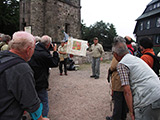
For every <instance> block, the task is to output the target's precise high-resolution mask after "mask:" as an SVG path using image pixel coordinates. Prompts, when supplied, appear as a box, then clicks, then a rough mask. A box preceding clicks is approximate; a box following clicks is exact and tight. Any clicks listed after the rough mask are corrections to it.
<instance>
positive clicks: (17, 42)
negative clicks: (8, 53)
mask: <svg viewBox="0 0 160 120" xmlns="http://www.w3.org/2000/svg"><path fill="white" fill-rule="evenodd" d="M34 43H35V40H34V36H33V35H32V34H30V33H27V32H24V31H19V32H15V33H14V34H13V38H12V40H11V41H10V42H9V47H10V49H16V50H19V51H22V50H25V49H26V48H27V47H28V46H34Z"/></svg>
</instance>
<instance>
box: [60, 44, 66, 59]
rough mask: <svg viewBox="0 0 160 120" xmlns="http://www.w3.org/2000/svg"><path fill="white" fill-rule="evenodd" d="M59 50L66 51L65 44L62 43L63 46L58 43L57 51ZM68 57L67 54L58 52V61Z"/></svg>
mask: <svg viewBox="0 0 160 120" xmlns="http://www.w3.org/2000/svg"><path fill="white" fill-rule="evenodd" d="M59 51H61V52H66V51H67V45H64V46H63V47H62V46H61V45H60V46H59V47H58V52H59ZM67 57H68V54H60V53H59V58H60V61H64V59H66V58H67Z"/></svg>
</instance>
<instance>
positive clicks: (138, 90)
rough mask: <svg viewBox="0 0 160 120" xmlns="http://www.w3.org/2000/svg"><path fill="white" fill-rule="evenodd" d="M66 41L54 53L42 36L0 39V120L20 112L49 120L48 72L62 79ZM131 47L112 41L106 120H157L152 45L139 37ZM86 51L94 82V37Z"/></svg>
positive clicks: (97, 52) (127, 40)
mask: <svg viewBox="0 0 160 120" xmlns="http://www.w3.org/2000/svg"><path fill="white" fill-rule="evenodd" d="M65 36H66V34H65ZM66 42H67V41H66V39H63V40H62V41H61V44H60V46H59V47H58V48H57V45H56V44H54V45H53V44H52V38H51V37H50V36H48V35H44V36H42V37H34V36H33V35H32V34H30V33H27V32H24V31H18V32H15V33H14V34H13V36H12V39H11V37H10V36H9V35H4V34H0V48H1V52H0V91H1V94H0V120H20V119H21V118H22V115H23V113H24V111H27V112H28V113H29V114H30V116H31V118H32V119H33V120H49V118H48V112H49V105H48V90H49V89H50V88H49V81H48V79H49V70H50V68H53V67H58V66H59V73H60V76H62V75H63V72H64V75H66V76H67V75H68V73H67V58H68V54H67V52H66V49H67V44H66ZM132 42H133V40H132V38H131V37H129V36H125V37H124V38H123V37H121V36H117V37H115V38H114V42H113V46H112V54H113V59H112V62H111V66H110V68H109V70H108V78H107V79H108V82H110V77H111V84H112V97H113V100H114V110H113V114H112V116H107V117H106V120H126V117H127V113H128V112H129V114H130V116H131V119H132V120H160V94H159V91H160V80H159V77H158V73H156V71H155V59H156V57H155V53H154V51H153V43H152V40H151V38H149V37H144V38H142V39H141V40H140V41H139V49H138V48H137V47H136V46H133V45H132ZM134 47H135V48H134ZM50 49H52V52H50ZM88 50H89V51H90V52H91V53H92V64H91V66H92V67H91V68H92V74H91V76H90V77H91V78H95V79H99V77H100V61H102V60H103V57H104V50H103V46H102V45H101V44H100V43H99V40H98V38H97V37H95V38H93V44H92V45H91V46H89V49H88ZM137 56H138V57H137ZM63 66H64V67H63ZM63 68H64V70H63Z"/></svg>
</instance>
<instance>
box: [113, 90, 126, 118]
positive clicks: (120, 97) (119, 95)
mask: <svg viewBox="0 0 160 120" xmlns="http://www.w3.org/2000/svg"><path fill="white" fill-rule="evenodd" d="M113 99H114V109H113V115H112V118H113V120H126V117H127V109H128V108H127V104H126V100H125V98H124V93H123V92H119V91H114V92H113Z"/></svg>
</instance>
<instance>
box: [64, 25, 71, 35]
mask: <svg viewBox="0 0 160 120" xmlns="http://www.w3.org/2000/svg"><path fill="white" fill-rule="evenodd" d="M69 27H70V24H68V23H65V32H66V33H69Z"/></svg>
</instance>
